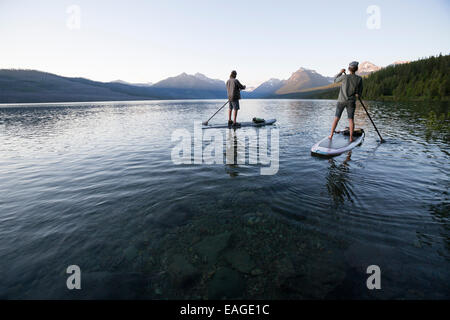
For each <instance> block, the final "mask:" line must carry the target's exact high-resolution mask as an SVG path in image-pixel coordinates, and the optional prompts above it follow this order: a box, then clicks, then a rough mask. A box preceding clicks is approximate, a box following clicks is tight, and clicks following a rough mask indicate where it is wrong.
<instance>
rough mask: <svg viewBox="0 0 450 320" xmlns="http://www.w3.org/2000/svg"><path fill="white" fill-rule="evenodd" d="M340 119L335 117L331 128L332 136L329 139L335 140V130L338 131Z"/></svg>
mask: <svg viewBox="0 0 450 320" xmlns="http://www.w3.org/2000/svg"><path fill="white" fill-rule="evenodd" d="M339 119H340V118H339V117H334V121H333V125H332V126H331V134H330V135H329V136H328V139H333V134H334V130H336V127H337V124H338V122H339Z"/></svg>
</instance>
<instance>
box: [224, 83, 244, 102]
mask: <svg viewBox="0 0 450 320" xmlns="http://www.w3.org/2000/svg"><path fill="white" fill-rule="evenodd" d="M243 89H245V86H243V85H242V84H241V83H240V82H239V80H238V79H234V78H230V79H228V81H227V92H228V101H237V100H239V99H240V98H241V92H240V91H241V90H243Z"/></svg>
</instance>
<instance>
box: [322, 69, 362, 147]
mask: <svg viewBox="0 0 450 320" xmlns="http://www.w3.org/2000/svg"><path fill="white" fill-rule="evenodd" d="M357 70H358V62H357V61H352V62H350V64H349V66H348V71H349V72H350V74H348V75H347V74H346V73H345V69H342V70H341V72H339V73H338V74H337V75H336V77H335V78H334V83H338V82H342V85H341V89H340V91H339V97H338V102H337V105H336V113H335V117H334V121H333V125H332V127H331V134H330V135H329V136H328V138H329V139H333V134H334V131H335V130H336V126H337V124H338V122H339V119H340V118H341V115H342V111H344V109H345V108H346V109H347V117H348V124H349V126H348V127H349V129H350V142H351V141H353V131H354V130H355V122H354V117H355V109H356V98H357V97H361V94H362V89H363V85H362V78H361V77H360V76H357V75H356V74H355V72H356V71H357Z"/></svg>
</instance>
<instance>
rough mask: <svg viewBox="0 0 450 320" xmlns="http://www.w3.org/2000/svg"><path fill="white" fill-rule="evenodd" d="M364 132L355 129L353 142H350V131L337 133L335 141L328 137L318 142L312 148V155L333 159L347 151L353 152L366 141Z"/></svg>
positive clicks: (334, 137)
mask: <svg viewBox="0 0 450 320" xmlns="http://www.w3.org/2000/svg"><path fill="white" fill-rule="evenodd" d="M364 136H365V133H364V130H363V129H355V134H354V136H353V141H352V142H350V141H349V138H350V136H349V135H348V131H346V130H345V131H341V132H336V133H335V134H334V135H333V139H331V140H330V139H328V137H325V138H323V139H322V140H320V141H319V142H317V143H316V144H315V145H313V147H312V148H311V154H312V155H315V156H323V157H333V156H337V155H340V154H341V153H344V152H346V151H350V150H352V149H353V148H354V147H356V146H359V145H360V144H361V143H362V142H363V140H364Z"/></svg>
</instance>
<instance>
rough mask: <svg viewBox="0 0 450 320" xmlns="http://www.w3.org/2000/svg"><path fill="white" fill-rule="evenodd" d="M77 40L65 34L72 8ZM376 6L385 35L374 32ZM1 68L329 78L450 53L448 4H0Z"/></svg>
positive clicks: (138, 75) (5, 0)
mask: <svg viewBox="0 0 450 320" xmlns="http://www.w3.org/2000/svg"><path fill="white" fill-rule="evenodd" d="M73 4H75V5H78V6H79V7H80V9H81V25H80V29H79V30H71V29H69V28H68V27H67V24H66V23H67V20H68V18H69V14H68V13H67V12H66V9H67V7H69V6H70V5H73ZM369 5H377V6H379V8H380V10H381V20H380V22H381V25H380V26H381V28H380V29H375V30H371V29H368V28H367V26H366V21H367V19H368V17H369V14H368V13H367V12H366V9H367V7H368V6H369ZM0 41H1V42H0V43H1V48H0V68H27V69H37V70H42V71H48V72H52V73H57V74H60V75H64V76H82V77H86V78H90V79H93V80H100V81H110V80H116V79H122V80H126V81H130V82H156V81H158V80H161V79H163V78H166V77H169V76H174V75H177V74H179V73H181V72H187V73H195V72H201V73H204V74H206V75H207V76H209V77H213V78H218V79H223V80H224V79H226V78H227V77H228V75H229V72H230V71H231V70H232V69H236V70H238V78H239V79H240V80H241V81H242V82H243V83H246V84H249V85H256V84H258V83H260V82H262V81H265V80H267V79H269V78H272V77H276V78H281V79H286V78H288V77H289V76H290V75H291V73H292V72H294V71H295V70H297V69H298V68H299V67H306V68H310V69H314V70H316V71H317V72H319V73H321V74H323V75H326V76H331V75H333V74H335V73H336V72H337V71H338V70H339V69H341V68H343V67H346V65H347V64H348V62H350V61H351V60H358V61H365V60H368V61H371V62H373V63H375V64H377V65H381V66H384V65H387V64H390V63H392V62H393V61H396V60H415V59H417V58H420V57H425V56H429V55H435V54H439V53H440V52H442V53H447V54H448V53H449V52H450V1H448V0H441V1H438V0H430V1H411V0H410V1H392V0H391V1H377V0H371V1H364V0H358V1H351V0H346V1H344V0H342V1H338V0H335V1H320V0H316V1H299V0H296V1H283V0H278V1H263V0H258V1H250V0H248V1H244V0H242V1H224V0H220V1H215V0H209V1H203V0H191V1H181V0H179V1H175V0H165V1H137V0H135V1H133V0H128V1H81V0H79V1H76V0H71V1H61V0H58V1H50V0H48V1H45V0H42V1H22V0H0Z"/></svg>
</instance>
